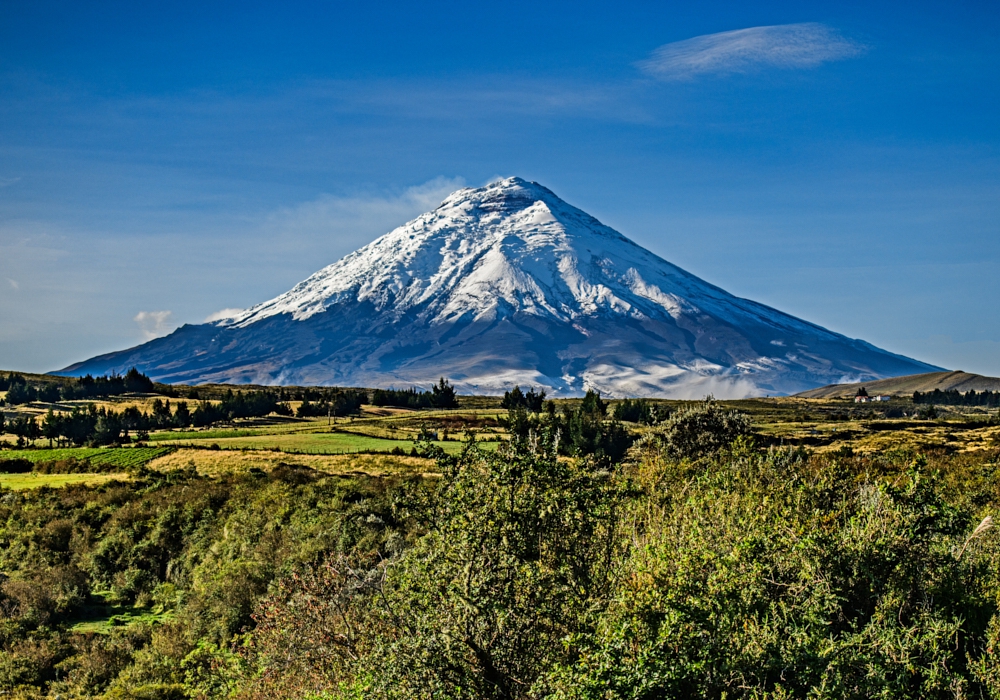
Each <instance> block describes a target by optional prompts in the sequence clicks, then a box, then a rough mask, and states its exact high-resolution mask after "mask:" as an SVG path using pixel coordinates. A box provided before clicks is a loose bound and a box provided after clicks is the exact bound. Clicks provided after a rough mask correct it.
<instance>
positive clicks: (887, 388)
mask: <svg viewBox="0 0 1000 700" xmlns="http://www.w3.org/2000/svg"><path fill="white" fill-rule="evenodd" d="M861 387H865V389H866V390H868V392H869V393H871V394H885V395H889V396H909V395H911V394H913V392H915V391H919V392H920V393H922V394H924V393H929V392H932V391H934V390H935V389H940V390H941V391H960V392H962V393H963V394H964V393H965V392H968V391H1000V378H998V377H987V376H984V375H981V374H972V373H970V372H962V371H961V370H955V371H950V372H928V373H926V374H911V375H907V376H903V377H891V378H888V379H879V380H875V381H871V382H856V383H853V384H830V385H827V386H821V387H817V388H816V389H810V390H809V391H803V392H800V393H798V394H796V395H795V396H796V397H798V398H803V399H829V398H849V397H852V396H855V395H856V394H857V391H858V389H860V388H861Z"/></svg>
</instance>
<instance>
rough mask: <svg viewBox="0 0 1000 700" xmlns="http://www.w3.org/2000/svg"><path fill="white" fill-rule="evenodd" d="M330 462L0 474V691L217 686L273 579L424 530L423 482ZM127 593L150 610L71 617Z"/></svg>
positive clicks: (73, 692) (104, 610) (397, 543)
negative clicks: (115, 478) (60, 477)
mask: <svg viewBox="0 0 1000 700" xmlns="http://www.w3.org/2000/svg"><path fill="white" fill-rule="evenodd" d="M321 477H322V475H320V474H317V473H315V472H313V471H311V470H308V469H304V468H301V467H295V466H292V465H289V466H285V467H280V468H278V469H276V470H274V472H273V473H271V474H269V475H266V474H263V473H260V472H258V473H254V474H248V475H245V476H233V477H226V478H222V479H218V480H216V479H208V478H204V477H198V476H196V475H195V474H194V473H193V472H190V473H180V472H178V473H172V474H170V475H166V476H156V475H151V476H149V477H148V478H147V479H145V480H138V481H134V482H130V483H112V484H109V485H105V486H101V487H95V488H85V487H67V488H63V489H39V490H36V491H26V492H12V491H4V490H3V489H0V572H2V573H0V692H5V693H15V695H17V696H20V695H24V696H27V697H33V695H32V693H35V692H40V691H46V692H48V693H49V694H51V695H55V694H56V693H61V694H62V695H63V696H64V697H67V696H70V697H77V696H79V695H88V696H90V695H94V696H96V695H101V694H103V693H108V697H122V698H129V697H156V698H160V697H171V695H170V694H171V693H172V694H173V696H175V697H191V696H192V695H198V694H199V693H200V694H201V696H202V697H218V695H217V694H216V690H217V689H218V688H219V687H221V686H224V685H225V683H226V682H227V681H226V680H225V675H224V672H225V668H227V667H226V663H227V661H226V660H227V659H230V658H232V654H231V652H230V651H228V649H229V645H230V643H231V642H232V640H233V639H234V638H235V635H238V634H239V633H240V632H241V631H242V630H243V629H244V628H245V627H247V626H249V625H252V619H251V614H252V613H253V611H254V610H255V608H256V606H257V604H258V600H259V598H260V597H261V596H262V595H264V594H265V593H266V592H267V591H268V590H269V586H270V585H271V583H272V581H274V580H275V579H276V578H279V579H280V578H282V577H285V576H288V575H289V574H290V573H291V572H292V571H294V570H295V567H296V566H301V565H304V564H309V563H312V562H316V561H321V560H323V559H324V558H325V557H327V556H330V555H337V554H338V553H339V554H352V555H354V554H356V553H362V554H363V555H365V556H371V555H372V554H378V553H380V552H386V551H389V550H390V546H389V545H388V544H387V542H388V541H389V540H391V541H392V542H393V543H394V544H393V545H392V547H395V548H396V549H400V548H403V547H405V545H406V543H407V542H408V541H410V540H412V539H413V537H414V536H415V533H417V532H418V531H419V528H420V522H421V518H422V516H420V512H421V509H422V508H424V506H423V505H421V504H422V503H423V502H424V500H425V499H424V497H423V496H421V495H420V494H421V491H422V489H423V486H422V484H421V482H419V481H415V482H414V481H398V480H395V481H393V480H383V479H370V480H362V481H358V480H352V479H341V478H338V477H332V478H321ZM133 605H135V606H138V608H137V609H136V612H137V613H139V612H141V613H142V614H143V615H144V616H145V617H144V618H142V619H141V621H138V622H133V623H131V624H129V625H127V626H122V627H120V628H119V627H115V626H114V624H113V622H114V617H110V621H109V622H104V623H102V624H103V625H104V626H105V631H106V632H107V634H97V635H94V634H93V633H91V632H78V631H73V625H74V624H77V623H79V622H81V621H84V622H85V621H88V620H97V621H100V620H106V621H107V620H109V616H112V615H114V614H118V613H120V612H121V611H122V610H131V609H132V608H131V607H130V606H133ZM108 606H123V607H120V608H117V609H116V608H110V609H109V607H108ZM115 610H117V611H118V612H117V613H116V612H114V611H115ZM18 688H19V689H18ZM32 688H33V689H34V690H32ZM142 688H145V689H146V690H142V692H144V693H153V690H150V689H152V688H159V690H157V691H156V693H160V692H163V693H167V694H166V695H160V694H155V693H154V694H152V695H142V694H141V693H140V692H139V691H140V689H142ZM165 688H170V690H169V692H168V690H164V689H165ZM210 689H216V690H212V691H211V692H209V690H210ZM18 694H20V695H18Z"/></svg>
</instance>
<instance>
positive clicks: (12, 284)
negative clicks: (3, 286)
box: [7, 277, 21, 292]
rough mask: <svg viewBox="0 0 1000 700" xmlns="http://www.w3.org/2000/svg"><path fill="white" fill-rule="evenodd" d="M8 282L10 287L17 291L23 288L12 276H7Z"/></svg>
mask: <svg viewBox="0 0 1000 700" xmlns="http://www.w3.org/2000/svg"><path fill="white" fill-rule="evenodd" d="M7 283H8V284H10V288H11V289H13V290H14V291H15V292H16V291H17V290H19V289H20V288H21V285H20V284H19V283H18V281H17V280H12V279H11V278H10V277H8V278H7Z"/></svg>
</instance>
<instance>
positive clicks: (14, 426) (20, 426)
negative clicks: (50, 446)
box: [7, 416, 42, 444]
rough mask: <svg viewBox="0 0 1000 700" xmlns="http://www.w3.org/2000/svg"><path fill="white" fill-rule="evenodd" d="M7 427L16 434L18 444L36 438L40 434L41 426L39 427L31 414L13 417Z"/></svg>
mask: <svg viewBox="0 0 1000 700" xmlns="http://www.w3.org/2000/svg"><path fill="white" fill-rule="evenodd" d="M7 429H8V430H9V431H10V432H11V433H12V434H13V435H16V436H17V441H18V443H19V444H23V443H24V442H25V441H28V442H31V441H33V440H37V439H38V438H40V437H41V436H42V431H41V428H39V426H38V423H37V422H36V421H35V419H34V418H33V417H31V416H21V417H20V418H15V419H14V420H12V421H11V422H10V425H9V427H8V428H7Z"/></svg>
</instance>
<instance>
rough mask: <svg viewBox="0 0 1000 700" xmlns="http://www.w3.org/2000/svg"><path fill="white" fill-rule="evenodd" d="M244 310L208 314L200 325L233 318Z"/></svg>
mask: <svg viewBox="0 0 1000 700" xmlns="http://www.w3.org/2000/svg"><path fill="white" fill-rule="evenodd" d="M245 310H246V309H221V310H219V311H216V312H214V313H210V314H209V315H208V316H206V317H205V320H204V321H202V323H211V322H212V321H221V320H223V319H226V318H233V317H234V316H238V315H240V314H241V313H243V312H244V311H245Z"/></svg>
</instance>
